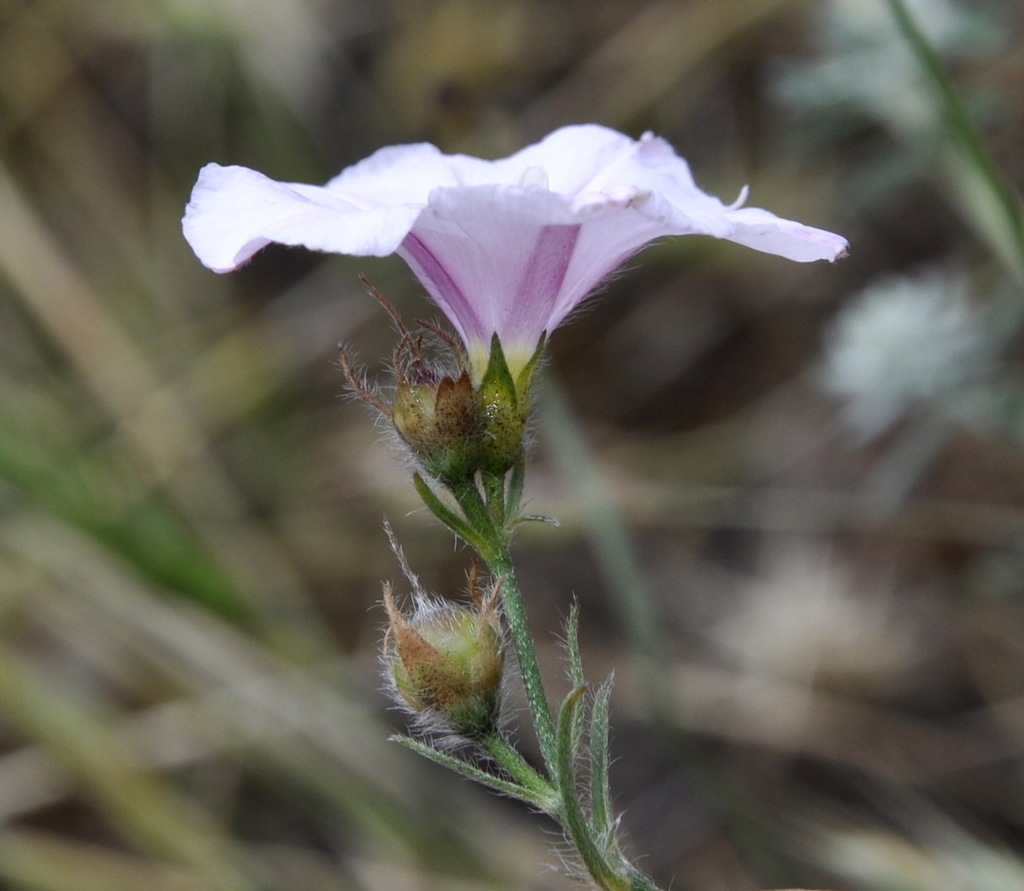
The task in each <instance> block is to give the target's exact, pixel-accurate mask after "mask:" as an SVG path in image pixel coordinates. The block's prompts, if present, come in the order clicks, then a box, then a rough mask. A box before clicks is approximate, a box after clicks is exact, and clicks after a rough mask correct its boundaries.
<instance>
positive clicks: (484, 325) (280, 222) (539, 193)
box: [183, 125, 847, 376]
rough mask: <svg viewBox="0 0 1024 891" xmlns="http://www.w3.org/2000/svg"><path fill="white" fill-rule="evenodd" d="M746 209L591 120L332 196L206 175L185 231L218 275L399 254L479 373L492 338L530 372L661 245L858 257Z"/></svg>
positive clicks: (387, 160)
mask: <svg viewBox="0 0 1024 891" xmlns="http://www.w3.org/2000/svg"><path fill="white" fill-rule="evenodd" d="M743 197H745V194H744V195H743V196H741V201H742V198H743ZM741 201H740V202H736V203H735V204H733V205H728V206H727V205H725V204H723V203H722V202H721V201H719V200H718V199H717V198H713V197H711V196H710V195H707V194H705V193H704V192H702V191H701V190H700V189H699V188H697V186H696V185H695V183H694V181H693V177H692V176H691V174H690V168H689V166H688V165H687V163H686V161H684V160H683V159H682V158H680V157H679V156H678V155H676V154H675V152H674V151H673V150H672V148H671V146H669V144H668V143H667V142H665V141H664V140H663V139H660V138H658V137H656V136H654V135H652V134H650V133H648V134H645V135H644V136H642V137H641V138H640V139H639V140H633V139H630V138H629V137H627V136H624V135H622V134H621V133H617V132H615V131H614V130H609V129H607V128H605V127H600V126H597V125H584V126H573V127H564V128H562V129H560V130H556V131H555V132H554V133H552V134H550V135H549V136H548V137H547V138H546V139H544V140H543V141H542V142H539V143H537V144H536V145H532V146H529V147H527V148H525V149H523V150H521V151H519V152H517V153H515V154H514V155H511V156H509V157H507V158H502V159H501V160H498V161H484V160H481V159H479V158H473V157H468V156H465V155H444V154H442V153H441V152H440V151H439V150H438V149H437V148H435V147H434V146H432V145H428V144H417V145H405V146H391V147H389V148H383V149H381V150H379V151H378V152H376V153H375V154H373V155H371V156H370V157H369V158H367V159H366V160H364V161H361V162H360V163H358V164H355V165H354V166H352V167H349V168H347V169H346V170H343V171H342V172H341V173H340V174H339V175H338V176H337V177H335V178H334V179H332V180H331V181H330V182H328V183H327V185H326V186H323V187H320V186H309V185H300V184H295V183H279V182H275V181H274V180H271V179H268V178H267V177H265V176H263V175H262V174H260V173H257V172H255V171H253V170H249V169H247V168H244V167H221V166H219V165H217V164H209V165H207V166H206V167H204V168H203V170H202V172H201V173H200V176H199V181H198V182H197V183H196V186H195V189H194V191H193V193H192V200H191V202H190V203H189V205H188V207H187V209H186V211H185V218H184V221H183V226H184V232H185V237H186V238H187V239H188V241H189V244H191V245H192V248H193V250H195V252H196V254H197V255H198V257H199V259H200V260H202V262H203V263H204V264H206V265H207V266H209V267H210V268H211V269H213V270H214V271H216V272H229V271H231V270H233V269H236V268H237V267H238V266H240V265H241V264H243V263H245V262H246V261H247V260H248V259H249V258H250V257H252V255H253V254H255V253H256V252H257V251H258V250H260V248H262V247H264V246H265V245H267V244H269V243H270V242H278V243H281V244H287V245H304V246H305V247H308V248H312V249H314V250H321V251H332V252H336V253H342V254H355V255H363V256H365V255H373V256H384V255H386V254H391V253H398V254H399V255H401V256H402V257H403V258H404V259H405V260H406V262H407V263H408V264H409V265H410V267H411V268H412V270H413V272H414V273H415V274H416V275H417V277H418V278H419V279H420V281H421V282H422V283H423V285H424V287H425V288H426V289H427V292H428V293H429V294H430V296H431V298H432V299H433V300H434V302H435V303H437V305H438V306H439V307H440V308H441V309H442V310H443V311H444V313H445V315H446V316H447V317H448V319H449V320H450V321H451V323H452V325H453V326H454V327H455V329H456V330H457V331H458V333H459V335H460V336H461V337H462V339H463V341H464V342H465V344H466V348H467V350H468V352H469V358H470V366H471V369H472V370H473V372H474V374H475V375H476V376H479V374H480V373H481V372H482V369H483V366H484V365H485V363H486V359H487V356H488V355H489V352H490V344H491V338H492V336H494V335H497V337H498V339H499V340H500V341H501V343H502V346H503V348H504V351H505V355H506V356H507V358H508V361H509V364H510V366H512V367H515V366H517V365H520V366H521V365H522V364H523V363H524V362H525V361H526V360H528V359H529V357H530V356H531V355H532V354H533V352H534V351H535V350H536V347H537V344H538V343H539V341H540V339H541V337H542V336H543V335H544V334H546V333H550V332H551V331H553V330H554V328H556V327H557V326H558V325H559V324H560V323H561V322H562V321H563V320H564V319H565V317H566V316H567V315H568V314H569V313H570V312H571V311H572V309H573V308H574V307H576V306H577V305H578V304H579V303H580V302H581V301H582V300H584V299H585V298H586V297H587V295H588V294H590V293H591V292H592V291H593V290H594V288H595V287H596V286H597V285H598V284H600V283H601V281H602V280H603V279H605V278H606V277H607V276H608V275H609V274H610V273H611V272H612V271H614V270H615V269H616V268H617V267H618V266H619V265H620V264H622V263H623V261H625V260H626V259H627V258H628V257H630V256H631V255H632V254H634V253H635V252H636V251H638V250H640V249H641V248H642V247H643V246H644V245H646V244H647V243H648V242H650V241H652V240H653V239H655V238H659V237H661V236H664V235H712V236H715V237H717V238H725V239H729V240H730V241H735V242H737V243H739V244H744V245H747V246H748V247H752V248H755V249H757V250H760V251H766V252H768V253H772V254H778V255H780V256H783V257H787V258H789V259H791V260H797V261H810V260H821V259H826V260H835V259H836V258H837V257H839V256H841V255H843V254H844V253H845V251H846V246H847V245H846V241H845V239H843V238H841V237H840V236H838V235H833V234H832V233H831V232H825V231H823V230H821V229H814V228H811V227H809V226H804V225H802V224H800V223H796V222H793V221H791V220H784V219H780V218H779V217H776V216H774V215H773V214H771V213H769V212H768V211H766V210H760V209H758V208H753V207H749V208H745V207H740V206H739V205H740V203H741Z"/></svg>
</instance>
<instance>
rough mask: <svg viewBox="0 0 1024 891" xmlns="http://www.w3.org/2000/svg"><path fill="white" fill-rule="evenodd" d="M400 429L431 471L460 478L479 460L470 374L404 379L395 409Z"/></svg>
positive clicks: (445, 479)
mask: <svg viewBox="0 0 1024 891" xmlns="http://www.w3.org/2000/svg"><path fill="white" fill-rule="evenodd" d="M391 420H392V423H394V425H395V429H396V430H397V431H398V435H399V436H401V437H402V439H403V440H404V441H405V442H406V444H407V445H408V446H409V448H411V449H412V451H413V454H414V455H415V456H416V458H417V459H418V460H419V461H420V463H421V464H422V465H423V467H424V469H425V470H426V471H427V473H429V474H430V475H431V476H434V477H436V478H437V479H439V480H441V481H442V482H456V481H459V480H464V479H466V478H468V477H470V476H472V475H473V473H474V472H475V471H476V469H477V466H478V464H479V437H478V426H479V422H478V417H477V406H476V398H475V395H474V393H473V385H472V384H471V383H470V379H469V375H468V374H467V373H466V372H465V371H464V372H463V373H462V374H461V375H460V377H459V378H458V379H457V380H454V379H452V378H451V377H449V376H448V375H445V376H444V377H442V378H441V379H440V381H438V382H437V383H434V382H430V381H424V382H412V381H409V380H401V381H399V384H398V389H397V391H396V393H395V402H394V405H393V406H392V409H391Z"/></svg>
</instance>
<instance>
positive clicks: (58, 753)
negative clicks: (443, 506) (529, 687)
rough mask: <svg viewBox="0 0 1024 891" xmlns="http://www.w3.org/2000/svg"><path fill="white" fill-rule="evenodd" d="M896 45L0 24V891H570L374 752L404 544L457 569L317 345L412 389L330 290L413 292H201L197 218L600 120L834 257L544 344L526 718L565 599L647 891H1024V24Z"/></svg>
mask: <svg viewBox="0 0 1024 891" xmlns="http://www.w3.org/2000/svg"><path fill="white" fill-rule="evenodd" d="M900 9H903V8H902V7H901V8H900ZM900 9H896V10H894V9H893V8H892V7H891V6H890V5H889V3H887V2H884V0H819V2H797V0H762V2H757V3H751V2H744V0H685V2H683V0H679V2H673V0H644V2H633V3H622V2H611V0H560V2H555V0H405V2H400V0H394V2H379V3H360V2H356V0H148V2H137V0H0V820H2V823H3V831H2V832H0V887H3V888H11V889H18V891H22V889H27V891H121V889H125V891H127V889H132V891H137V889H147V891H165V889H166V891H172V889H173V891H213V889H230V891H278V889H280V891H285V889H288V891H294V889H302V891H318V889H338V888H345V889H349V888H351V889H377V888H389V889H466V891H469V889H513V888H515V889H538V891H540V889H562V888H568V887H570V883H569V882H568V880H565V879H563V878H562V877H560V875H559V874H558V873H557V872H556V871H555V869H553V867H557V865H558V856H559V855H558V850H557V849H558V847H559V840H558V838H557V836H555V835H554V834H553V826H552V825H551V824H549V823H547V822H546V821H545V820H544V819H543V818H541V817H538V816H536V815H533V814H530V813H528V812H527V811H526V809H525V808H523V807H520V806H519V805H517V804H514V803H511V802H508V801H504V800H501V799H498V798H495V797H493V796H490V795H489V794H487V793H485V792H483V791H481V790H477V789H475V788H472V787H471V786H469V785H468V784H467V783H465V782H463V781H461V780H459V779H457V778H455V777H454V775H448V774H446V773H445V772H443V771H441V770H440V769H438V768H435V767H434V766H433V765H431V764H428V763H427V762H425V761H422V760H420V759H418V758H417V756H415V755H413V754H412V753H410V752H407V751H405V750H404V749H401V748H400V747H398V746H396V745H393V744H389V743H387V742H386V740H387V737H388V735H389V733H390V732H392V731H393V730H395V729H398V728H401V727H402V719H401V717H400V716H399V715H396V714H395V713H393V712H392V711H391V710H390V709H389V708H388V705H387V703H386V702H385V700H384V698H383V697H382V695H381V694H380V693H379V692H378V687H379V682H378V677H377V671H378V666H377V647H378V643H379V639H380V636H381V625H382V622H383V615H382V610H381V608H380V606H379V600H380V584H381V581H382V580H384V579H393V580H394V581H395V582H396V584H397V585H398V588H399V590H400V591H402V590H404V589H403V587H402V584H401V579H400V571H399V568H398V566H397V564H396V561H395V559H394V558H393V556H392V555H391V554H390V553H389V551H388V548H387V544H386V539H385V536H384V534H383V532H382V521H383V520H384V518H385V517H386V518H388V519H389V520H390V522H391V523H392V524H393V525H394V527H395V529H396V532H397V534H398V536H399V538H400V539H401V541H402V542H403V544H404V546H405V548H406V551H407V554H408V557H409V560H410V562H411V563H412V566H413V568H414V569H415V570H416V571H417V572H418V573H419V574H420V576H421V579H422V581H423V583H424V585H425V586H426V587H427V588H428V589H430V590H432V591H435V592H438V593H445V594H451V595H458V594H459V592H461V591H463V590H464V588H465V573H466V570H467V568H468V555H467V553H466V552H465V550H464V549H461V548H458V547H456V546H454V543H453V540H452V537H451V535H450V534H449V533H447V532H445V531H444V530H443V529H441V527H440V526H439V524H437V523H436V522H435V521H433V519H432V517H431V516H430V515H429V514H427V513H426V511H424V510H423V509H422V507H421V506H420V505H419V504H417V501H416V497H415V494H414V492H413V490H412V488H411V486H410V485H409V472H408V470H409V468H408V465H407V463H405V462H404V461H403V459H402V458H401V456H399V455H396V454H395V453H394V450H392V449H389V448H388V447H387V446H386V445H385V444H383V443H382V441H381V438H380V432H379V431H378V430H377V429H375V425H374V423H373V419H372V418H371V417H370V416H369V415H368V413H367V412H366V411H365V409H364V408H363V406H361V405H359V404H357V403H354V402H352V401H351V400H349V399H346V398H344V395H345V394H344V385H343V379H342V375H341V373H340V370H339V367H338V364H337V361H336V345H337V343H338V342H339V341H342V342H344V343H345V344H346V345H348V347H349V348H350V349H351V350H352V351H353V352H354V353H355V354H356V355H358V357H359V358H360V359H361V360H362V361H363V362H364V363H366V364H367V365H368V366H369V367H370V368H377V367H383V364H384V363H385V361H386V360H387V358H388V357H389V356H390V351H391V348H392V345H393V339H394V338H393V333H392V331H391V329H390V327H389V325H388V324H387V323H386V320H385V318H384V316H383V314H382V313H381V312H380V310H379V309H378V308H377V307H376V306H375V304H374V303H373V302H372V300H370V299H369V298H368V297H367V296H366V294H365V291H364V290H363V288H362V286H361V285H360V283H359V280H358V275H359V274H360V273H365V274H366V275H367V276H369V278H370V279H371V280H372V281H373V282H374V284H375V285H376V286H377V287H378V288H380V289H381V290H382V291H383V292H384V293H385V294H386V295H387V296H388V297H389V298H390V299H392V300H393V301H394V302H395V303H396V304H397V305H398V306H399V308H400V309H401V310H402V312H403V313H404V314H405V315H406V316H407V317H410V318H416V317H423V316H427V317H433V315H434V311H433V308H432V307H430V306H429V304H427V303H426V301H425V300H424V298H423V296H422V293H421V289H420V288H419V287H418V285H417V284H416V282H415V281H414V280H413V278H412V276H411V274H410V273H409V272H408V270H407V269H406V268H405V267H404V265H403V264H402V263H401V261H400V260H398V259H397V258H394V257H392V258H385V259H352V258H345V257H337V256H316V255H313V254H311V253H308V252H303V251H288V250H285V249H280V248H269V249H267V250H266V251H264V252H263V253H262V254H261V255H259V256H258V257H257V258H256V259H255V260H254V261H253V262H252V263H251V264H250V265H249V266H247V267H246V268H245V269H244V270H242V271H240V272H238V273H236V274H234V275H231V276H216V275H214V274H213V273H210V272H209V271H207V270H206V269H204V268H203V267H202V266H201V265H200V264H199V263H198V261H197V260H196V259H195V258H194V256H193V255H192V253H191V252H190V250H189V249H188V247H187V245H186V244H185V242H184V241H183V239H182V237H181V231H180V217H181V214H182V211H183V208H184V205H185V203H186V201H187V199H188V195H189V191H190V189H191V187H192V184H193V182H194V180H195V176H196V173H197V171H198V169H199V168H200V167H201V166H202V165H203V164H204V163H206V162H208V161H218V162H220V163H235V164H244V165H248V166H251V167H255V168H257V169H259V170H261V171H263V172H264V173H266V174H268V175H269V176H271V177H274V178H276V179H282V180H286V181H300V182H323V181H326V180H327V179H329V178H330V177H331V176H333V175H334V174H336V173H337V172H338V171H339V170H341V169H342V168H343V167H345V166H346V165H348V164H351V163H353V162H355V161H357V160H359V159H361V158H362V157H364V156H366V155H368V154H369V153H371V152H372V151H373V150H375V149H376V148H378V147H380V146H382V145H387V144H391V143H400V142H412V141H420V140H428V141H432V142H434V143H436V144H437V145H439V146H440V147H441V148H442V149H443V150H445V151H461V152H468V153H471V154H478V155H482V156H487V157H498V156H501V155H505V154H508V153H510V152H512V151H514V150H516V149H518V148H520V147H522V146H524V145H526V144H528V143H530V142H533V141H536V140H537V139H539V138H541V137H542V136H543V135H545V134H546V133H547V132H548V131H550V130H552V129H554V128H556V127H558V126H561V125H563V124H567V123H574V122H591V121H593V122H599V123H603V124H606V125H610V126H612V127H615V128H618V129H620V130H623V131H626V132H629V133H631V134H633V135H639V134H640V133H641V132H643V131H644V130H648V129H650V130H655V131H657V132H658V133H659V134H661V135H663V136H665V137H666V138H667V139H669V140H670V141H671V142H672V143H673V144H674V145H675V146H676V148H677V149H678V150H679V152H680V153H681V154H683V155H684V156H686V157H687V158H688V159H689V160H690V162H691V164H692V166H693V169H694V172H695V176H696V178H697V181H698V183H699V184H700V185H701V186H702V187H703V188H704V189H706V190H707V191H709V192H711V193H712V194H716V195H719V196H720V197H722V199H723V200H725V201H726V202H730V201H732V200H733V198H734V197H735V196H736V195H737V194H738V193H739V192H740V190H741V188H742V187H743V186H744V185H745V184H750V186H751V197H750V204H751V205H753V206H759V207H765V208H769V209H771V210H772V211H774V212H776V213H778V214H780V215H781V216H785V217H789V218H792V219H798V220H801V221H803V222H806V223H809V224H811V225H815V226H819V227H821V228H825V229H829V230H832V231H836V232H840V233H842V234H844V235H845V236H847V237H848V238H849V240H850V242H851V245H852V248H851V254H850V257H849V258H848V259H846V260H843V261H842V262H840V263H838V264H836V265H835V266H830V265H829V264H825V263H820V264H813V265H802V264H793V263H788V262H786V261H783V260H781V259H779V258H776V257H771V256H767V255H761V254H757V253H754V252H752V251H749V250H745V249H743V248H740V247H738V246H736V245H732V244H729V243H719V242H713V241H711V240H709V239H702V238H690V239H686V238H680V239H674V240H670V241H667V242H665V243H663V244H660V245H656V246H653V247H651V248H650V249H648V250H647V251H646V252H645V253H644V254H643V255H641V256H640V257H639V258H637V259H636V260H634V261H633V262H632V264H631V268H630V269H628V270H627V271H625V272H624V273H623V274H622V275H620V276H619V277H618V278H617V279H616V280H615V281H614V282H613V283H611V284H610V285H608V286H607V287H606V288H605V289H604V291H603V294H602V296H601V297H600V299H597V300H594V301H592V302H591V303H590V304H589V306H588V308H587V310H586V311H585V312H583V313H581V314H580V316H579V317H578V318H577V319H576V320H575V321H574V322H573V323H572V324H570V325H567V326H566V327H565V328H563V329H562V330H560V331H559V332H558V334H557V335H556V336H555V337H554V339H553V343H552V349H551V356H550V361H549V363H548V366H547V367H546V369H545V371H544V375H543V381H542V382H541V386H540V390H539V394H540V395H539V410H538V419H537V424H536V442H535V446H534V453H533V460H532V464H531V469H530V473H529V475H528V483H527V497H528V499H529V505H528V507H529V509H530V510H531V511H534V512H536V513H540V514H546V515H551V516H554V517H557V518H558V519H559V520H560V521H561V526H560V527H559V528H553V527H549V526H541V525H535V526H533V527H529V528H524V529H523V530H522V533H521V535H520V536H519V538H518V540H517V542H516V554H517V558H518V561H519V568H520V573H521V580H522V584H523V587H524V590H525V592H526V600H527V606H528V608H529V609H530V611H531V615H532V619H533V621H534V624H535V627H536V629H537V636H538V638H539V641H540V645H541V656H542V660H543V662H544V666H545V670H546V672H547V676H548V678H549V684H550V686H551V688H552V692H553V694H554V695H555V696H560V695H562V694H563V693H564V692H565V689H566V684H567V682H565V681H564V667H563V666H562V665H561V663H560V661H559V660H560V650H559V633H560V628H561V623H562V622H563V621H564V619H565V617H566V615H567V613H568V611H569V608H570V605H571V603H572V602H573V600H574V599H578V601H579V603H580V604H581V607H582V622H583V631H582V633H583V651H584V657H585V661H586V666H587V670H588V673H589V675H590V677H591V678H592V679H595V680H598V679H601V678H603V677H605V676H607V675H608V674H609V673H610V672H611V671H612V669H613V668H614V670H615V672H616V689H615V695H614V697H613V733H614V738H613V751H614V753H615V755H616V756H617V761H616V763H615V765H614V766H613V775H612V783H613V787H614V789H615V791H616V801H617V804H618V806H619V808H620V809H621V810H622V812H623V813H624V819H623V832H624V835H625V837H626V839H627V843H628V847H629V849H630V851H631V853H632V854H633V855H635V856H636V857H638V858H639V862H640V863H641V865H642V866H643V867H644V868H645V869H646V870H648V871H649V872H650V873H651V874H652V875H653V876H654V877H655V878H656V879H657V880H658V881H659V882H660V883H662V884H663V886H668V884H669V883H671V887H672V888H674V889H676V891H691V889H692V891H752V889H758V888H768V887H773V888H777V887H786V888H789V887H814V888H832V889H835V891H839V889H851V891H852V889H858V891H859V889H864V891H875V889H878V891H890V889H900V891H915V889H921V891H924V889H929V891H935V889H943V891H957V889H969V891H988V889H992V891H999V889H1006V891H1010V889H1019V888H1022V887H1024V773H1022V768H1024V759H1022V745H1024V452H1022V446H1024V387H1022V378H1021V372H1022V355H1024V354H1022V340H1021V336H1020V329H1021V324H1022V321H1024V291H1022V281H1024V235H1022V230H1021V225H1020V206H1019V197H1018V195H1019V190H1020V188H1021V186H1022V184H1024V153H1022V151H1021V146H1022V144H1024V12H1022V8H1021V6H1020V3H1019V2H1018V0H979V2H971V3H967V2H959V3H958V2H954V0H946V2H942V0H927V2H925V0H920V2H915V3H913V4H910V6H909V15H910V17H911V18H910V19H907V18H906V16H902V17H901V15H902V14H899V13H900ZM903 12H906V10H905V9H904V10H903ZM915 23H916V24H915ZM936 63H938V64H936ZM942 72H946V73H947V74H948V80H947V79H946V76H945V75H943V74H942ZM521 736H522V743H523V745H524V746H525V747H526V748H527V749H528V750H529V749H530V747H531V746H532V745H533V740H532V739H530V738H529V735H528V734H527V733H525V732H524V733H523V734H522V735H521Z"/></svg>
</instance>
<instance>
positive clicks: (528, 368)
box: [516, 333, 548, 404]
mask: <svg viewBox="0 0 1024 891" xmlns="http://www.w3.org/2000/svg"><path fill="white" fill-rule="evenodd" d="M547 342H548V336H547V334H546V333H545V334H542V335H541V336H540V340H539V341H537V349H535V350H534V351H533V355H532V356H530V361H529V362H527V363H526V364H525V365H524V366H523V368H522V370H520V372H519V376H518V377H517V378H516V393H518V395H519V401H520V403H526V404H529V401H530V387H531V386H532V385H533V373H534V372H535V371H536V370H537V366H538V365H539V364H540V357H541V356H542V355H544V347H545V346H546V345H547Z"/></svg>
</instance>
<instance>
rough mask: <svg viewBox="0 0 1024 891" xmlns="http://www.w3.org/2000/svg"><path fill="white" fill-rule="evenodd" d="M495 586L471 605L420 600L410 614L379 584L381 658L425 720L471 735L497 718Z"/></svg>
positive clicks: (499, 647) (499, 650)
mask: <svg viewBox="0 0 1024 891" xmlns="http://www.w3.org/2000/svg"><path fill="white" fill-rule="evenodd" d="M497 594H498V586H495V588H494V590H493V591H492V592H491V593H490V595H489V596H488V598H487V599H486V600H484V599H483V598H482V597H480V598H477V602H476V603H475V604H474V606H473V607H469V606H449V605H446V604H436V603H431V602H429V601H426V600H424V599H422V598H420V599H419V601H418V603H417V609H416V611H415V612H414V613H413V615H412V616H409V617H406V616H405V615H403V614H402V612H401V611H400V610H399V609H398V607H397V605H396V604H395V600H394V597H393V595H392V592H391V587H390V586H387V585H386V586H385V587H384V606H385V608H386V609H387V612H388V619H389V621H390V624H389V627H388V631H387V635H386V637H385V639H384V658H385V662H386V666H387V672H388V677H389V681H390V682H391V684H392V685H393V687H394V690H395V692H396V693H397V694H398V696H399V697H400V698H401V700H402V702H403V704H405V705H407V706H408V707H409V708H411V709H412V711H413V712H414V713H415V714H416V715H417V716H419V717H421V718H422V719H423V721H424V723H425V724H427V725H429V724H430V723H431V722H440V724H441V725H442V726H443V727H444V729H445V730H447V731H450V732H455V733H457V734H459V735H460V736H467V737H476V736H480V735H481V734H482V733H484V732H486V731H487V730H488V729H490V728H492V727H493V726H494V724H495V721H496V720H497V717H498V710H499V705H500V693H501V681H502V673H503V670H504V646H503V641H502V636H501V630H500V627H499V624H498V620H497V616H496V614H495V606H496V603H497Z"/></svg>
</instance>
